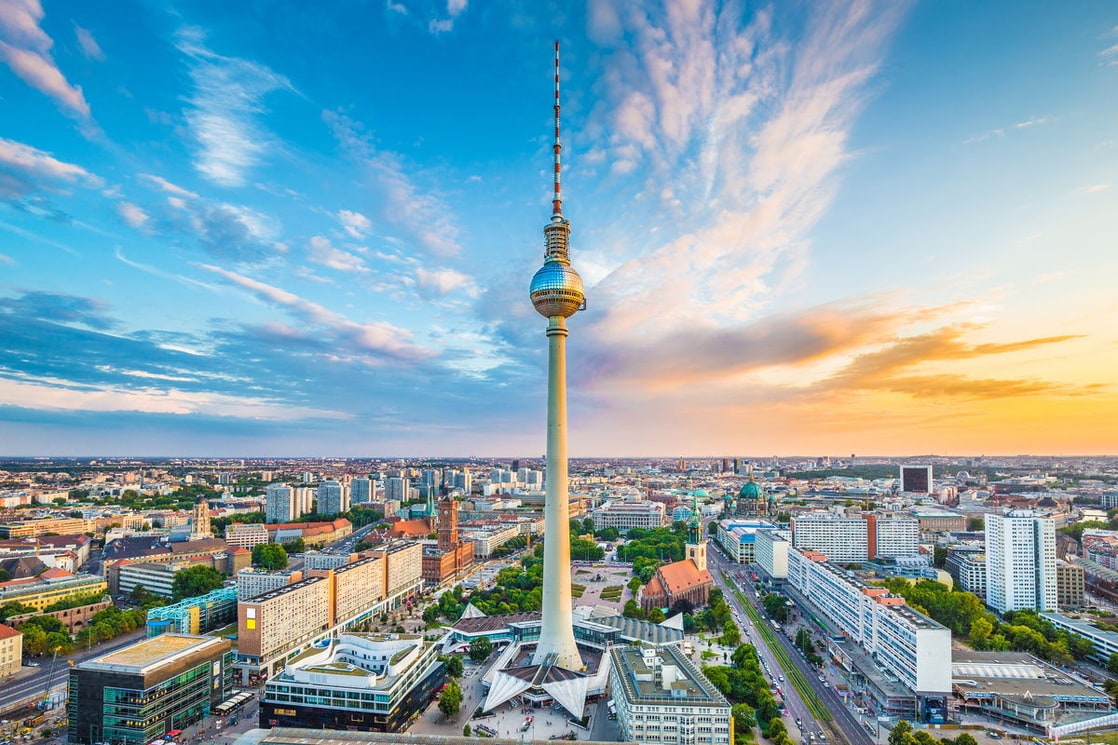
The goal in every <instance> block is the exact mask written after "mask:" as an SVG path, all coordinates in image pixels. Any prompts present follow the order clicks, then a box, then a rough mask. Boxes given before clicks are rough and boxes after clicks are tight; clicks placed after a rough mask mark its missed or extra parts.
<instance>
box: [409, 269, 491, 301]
mask: <svg viewBox="0 0 1118 745" xmlns="http://www.w3.org/2000/svg"><path fill="white" fill-rule="evenodd" d="M415 279H416V286H417V287H418V288H419V289H420V290H421V291H426V292H428V293H433V294H436V295H442V296H445V295H450V294H451V293H455V292H461V293H463V294H465V295H467V296H469V297H477V295H478V288H477V285H476V284H475V283H474V280H473V277H471V276H469V275H467V274H463V273H462V272H458V271H455V270H454V269H445V268H444V269H435V270H431V271H429V270H427V269H424V268H423V267H419V268H418V269H416V270H415Z"/></svg>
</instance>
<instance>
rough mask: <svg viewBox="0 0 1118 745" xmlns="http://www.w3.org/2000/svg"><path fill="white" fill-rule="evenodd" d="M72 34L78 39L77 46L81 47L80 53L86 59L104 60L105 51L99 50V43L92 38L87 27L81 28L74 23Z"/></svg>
mask: <svg viewBox="0 0 1118 745" xmlns="http://www.w3.org/2000/svg"><path fill="white" fill-rule="evenodd" d="M74 36H76V37H77V39H78V46H79V47H81V50H82V54H84V55H85V58H86V59H91V60H94V61H96V62H104V61H105V53H104V52H103V51H101V45H100V44H98V43H97V40H96V39H94V38H93V34H92V33H90V32H89V29H86V28H82V27H81V26H79V25H78V24H76V23H75V24H74Z"/></svg>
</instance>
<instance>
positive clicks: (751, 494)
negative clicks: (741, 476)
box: [738, 481, 761, 499]
mask: <svg viewBox="0 0 1118 745" xmlns="http://www.w3.org/2000/svg"><path fill="white" fill-rule="evenodd" d="M738 498H739V499H742V498H744V499H760V498H761V487H760V485H759V484H757V483H756V482H755V481H747V482H746V483H745V485H744V486H742V488H741V491H740V492H738Z"/></svg>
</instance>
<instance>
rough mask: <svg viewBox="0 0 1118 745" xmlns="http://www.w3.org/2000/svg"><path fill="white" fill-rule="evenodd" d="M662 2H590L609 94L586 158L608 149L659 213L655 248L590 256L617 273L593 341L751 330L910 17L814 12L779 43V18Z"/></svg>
mask: <svg viewBox="0 0 1118 745" xmlns="http://www.w3.org/2000/svg"><path fill="white" fill-rule="evenodd" d="M665 6H666V7H663V8H660V9H655V8H653V9H649V7H648V6H642V8H643V10H642V12H637V11H635V10H633V9H632V8H630V10H624V11H621V12H620V13H619V14H618V13H613V12H612V11H610V12H607V10H609V9H602V8H601V7H600V6H598V5H595V6H592V7H593V8H595V10H594V14H593V18H594V22H595V24H596V28H597V29H598V30H597V31H595V32H594V33H595V36H596V37H597V38H601V39H602V40H603V44H604V45H605V46H606V48H605V49H604V50H603V59H604V60H605V69H604V70H603V72H602V74H601V78H602V81H603V85H604V87H605V90H606V94H607V95H606V97H605V99H604V101H603V103H601V104H600V105H599V107H598V108H597V109H596V110H595V112H594V114H593V116H592V120H591V123H590V125H589V127H588V129H589V130H591V131H596V132H601V133H602V138H603V140H604V141H601V142H595V143H593V144H592V145H591V146H588V147H587V150H593V149H595V147H603V146H604V147H605V148H606V149H608V150H609V153H610V155H609V158H610V160H611V161H612V169H613V172H614V174H615V176H616V177H617V178H618V179H621V178H624V177H626V175H628V178H629V179H632V178H634V177H635V176H637V175H638V174H639V178H641V179H643V180H644V186H643V189H642V190H641V194H642V196H643V197H644V198H645V199H646V200H648V201H653V200H655V202H656V203H657V204H658V205H659V206H660V209H659V210H657V211H656V212H658V213H662V214H657V215H656V217H655V218H654V219H655V220H656V221H657V223H658V224H655V225H652V226H650V228H651V229H652V231H653V232H652V235H653V236H654V237H655V239H656V240H655V242H653V243H651V244H650V242H649V240H648V237H649V233H647V232H646V233H644V234H642V237H641V238H640V239H639V240H626V239H624V238H622V239H621V240H619V241H616V242H615V243H614V245H611V247H610V253H609V254H608V255H600V256H598V257H597V258H596V259H595V264H596V267H595V268H596V269H597V268H601V267H603V266H604V267H606V268H609V269H610V270H611V271H610V272H609V274H608V275H607V276H605V277H601V281H600V282H599V283H598V285H597V287H596V288H595V294H596V295H597V297H598V298H599V300H598V303H597V305H596V306H594V301H593V298H592V299H591V304H592V307H596V308H598V309H599V313H597V314H595V316H596V318H597V320H596V321H595V322H594V325H593V327H592V333H593V335H594V336H595V337H596V339H597V340H598V341H599V342H600V343H602V344H608V343H609V340H610V339H611V338H617V336H618V335H619V334H631V335H635V336H637V337H641V338H642V339H643V342H642V343H643V344H650V343H655V340H656V339H659V338H663V337H664V336H665V335H668V334H670V333H671V332H672V331H673V330H675V329H679V328H681V327H685V326H691V325H694V324H700V325H701V326H704V327H711V326H715V327H734V326H737V325H740V324H743V323H746V322H748V320H749V319H750V318H753V317H755V316H756V315H757V313H758V312H759V310H760V308H762V307H763V306H764V305H765V304H766V303H767V302H769V300H770V298H771V297H772V295H773V294H774V293H775V292H778V291H780V290H781V289H782V288H783V287H785V286H787V285H788V284H789V283H790V282H791V281H792V280H793V279H794V278H795V276H796V275H797V273H798V272H800V271H802V268H803V266H804V265H805V262H806V261H807V247H808V245H809V237H810V233H811V230H812V229H813V227H814V226H815V224H816V223H817V222H818V220H819V219H820V217H821V216H822V214H823V213H824V211H825V210H826V208H827V207H828V206H829V204H830V202H831V199H832V196H833V192H834V188H835V187H834V183H833V180H834V177H835V175H836V172H837V169H838V168H839V167H840V166H841V165H842V164H843V163H844V162H845V160H846V159H847V158H848V157H849V155H848V153H847V150H846V142H847V137H848V133H849V131H850V129H851V127H852V125H853V122H854V120H855V117H856V115H857V114H858V113H859V112H860V110H861V107H862V105H863V104H864V102H865V100H866V97H867V88H868V86H867V85H866V84H867V82H868V81H869V80H870V78H871V77H872V75H873V74H874V72H875V71H876V70H877V67H878V65H879V63H880V60H881V59H882V56H883V54H884V51H885V46H886V43H885V42H886V41H887V39H888V37H889V36H890V35H891V33H892V31H893V29H894V28H895V27H896V24H897V22H898V20H899V17H900V15H901V13H902V12H903V8H900V7H895V6H892V5H889V4H886V5H885V6H884V7H881V8H879V9H878V10H875V11H873V12H870V11H869V10H868V5H867V4H866V3H858V2H856V3H853V4H850V5H838V4H826V3H824V4H808V5H806V6H803V11H802V12H805V13H807V14H808V17H807V18H806V19H805V20H804V21H803V22H800V21H799V19H797V22H796V23H795V24H793V26H795V27H797V28H798V29H801V31H799V33H798V35H797V36H796V37H795V38H793V37H787V38H784V37H782V36H781V35H780V34H781V33H784V32H785V31H784V29H786V28H791V26H787V25H783V24H781V25H778V24H775V23H774V22H773V19H772V17H771V15H772V13H773V11H772V10H768V9H760V10H757V11H756V12H754V13H752V14H751V16H752V17H751V18H749V20H747V21H746V22H744V23H743V21H742V18H743V17H746V14H745V13H744V12H743V9H742V8H741V6H740V5H739V4H738V3H733V2H731V3H725V4H722V3H715V2H712V1H709V0H696V2H692V3H666V4H665ZM618 24H620V28H621V32H620V33H619V32H618V31H617V28H616V27H617V26H618ZM777 29H779V32H778V30H777ZM665 183H670V184H671V185H672V188H671V189H670V190H665V189H664V187H663V185H664V184H665ZM657 197H659V198H658V199H657ZM637 201H639V200H634V202H637ZM632 209H634V210H635V209H638V206H637V205H634V207H633V208H632ZM661 236H662V237H661ZM573 260H574V263H575V265H576V266H578V265H579V257H578V253H577V252H576V253H575V255H574V257H573ZM593 274H595V275H596V276H595V278H598V275H599V273H598V272H597V271H595V272H593ZM602 308H605V309H606V310H605V312H604V313H601V309H602Z"/></svg>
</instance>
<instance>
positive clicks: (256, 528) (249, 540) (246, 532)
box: [225, 523, 268, 551]
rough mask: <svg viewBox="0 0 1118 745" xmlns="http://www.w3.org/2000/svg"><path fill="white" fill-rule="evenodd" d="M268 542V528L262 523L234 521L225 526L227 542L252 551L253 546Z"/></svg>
mask: <svg viewBox="0 0 1118 745" xmlns="http://www.w3.org/2000/svg"><path fill="white" fill-rule="evenodd" d="M267 542H268V529H267V528H265V527H264V526H263V525H262V524H261V523H232V524H230V525H228V526H226V528H225V543H226V544H228V545H230V546H240V547H241V548H247V549H249V550H250V551H251V550H252V547H253V546H259V545H260V544H261V543H267Z"/></svg>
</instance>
